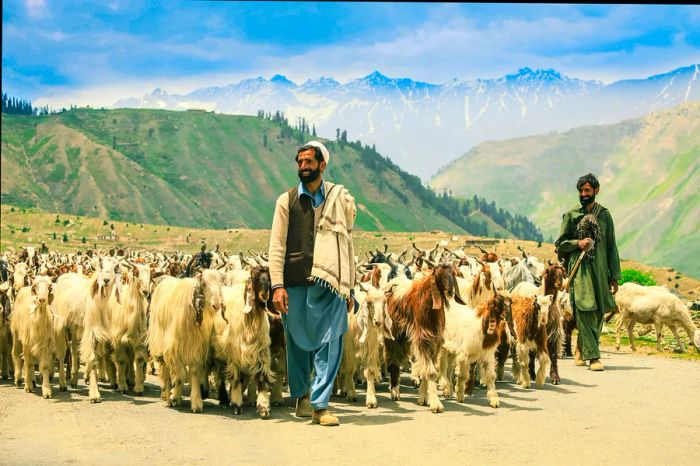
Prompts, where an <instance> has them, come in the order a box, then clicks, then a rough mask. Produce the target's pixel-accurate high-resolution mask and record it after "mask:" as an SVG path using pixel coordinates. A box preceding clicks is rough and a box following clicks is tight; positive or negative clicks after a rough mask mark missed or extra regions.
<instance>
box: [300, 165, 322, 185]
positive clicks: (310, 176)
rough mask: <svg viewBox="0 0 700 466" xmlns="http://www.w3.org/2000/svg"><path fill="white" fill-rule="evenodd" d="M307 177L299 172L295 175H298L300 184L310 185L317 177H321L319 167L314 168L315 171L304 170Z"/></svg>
mask: <svg viewBox="0 0 700 466" xmlns="http://www.w3.org/2000/svg"><path fill="white" fill-rule="evenodd" d="M306 172H307V173H308V175H305V174H304V171H302V170H299V171H298V172H297V174H298V175H299V180H300V181H301V182H302V183H312V182H314V181H316V180H317V179H318V177H319V176H321V167H318V168H316V169H315V170H306Z"/></svg>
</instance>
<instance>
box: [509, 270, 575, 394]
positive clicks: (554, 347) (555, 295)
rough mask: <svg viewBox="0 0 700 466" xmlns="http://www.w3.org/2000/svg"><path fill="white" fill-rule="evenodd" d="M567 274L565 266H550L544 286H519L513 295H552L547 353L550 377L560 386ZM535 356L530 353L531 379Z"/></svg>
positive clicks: (548, 317) (545, 272)
mask: <svg viewBox="0 0 700 466" xmlns="http://www.w3.org/2000/svg"><path fill="white" fill-rule="evenodd" d="M565 278H566V272H565V271H564V266H562V265H561V264H559V263H555V264H550V265H549V267H547V268H546V269H545V271H544V272H543V274H542V285H541V286H540V287H539V288H537V287H536V286H535V285H534V284H532V283H529V282H522V283H520V284H518V285H517V286H516V287H515V288H514V289H513V292H512V294H513V295H514V296H516V295H519V296H529V297H532V296H535V295H543V296H546V295H551V296H552V304H551V305H550V306H549V309H548V311H547V351H548V353H549V358H550V363H551V370H550V372H549V377H550V378H551V380H552V383H553V384H554V385H558V384H559V382H560V381H561V379H560V377H559V366H558V355H559V353H561V346H562V344H561V343H562V334H563V328H562V321H563V318H564V312H563V309H562V307H561V303H560V296H559V294H560V293H561V292H562V291H563V289H564V279H565ZM534 364H535V354H534V353H530V364H529V368H530V377H531V378H533V379H534V378H535V367H534Z"/></svg>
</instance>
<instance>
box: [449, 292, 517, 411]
mask: <svg viewBox="0 0 700 466" xmlns="http://www.w3.org/2000/svg"><path fill="white" fill-rule="evenodd" d="M493 291H494V293H493V295H492V296H491V297H490V298H489V299H488V301H485V302H483V303H482V304H481V305H480V306H479V308H478V309H477V310H474V309H473V308H471V307H469V306H463V305H459V304H455V303H452V304H451V306H450V309H449V311H447V312H446V313H445V319H446V320H445V345H444V348H443V353H442V356H441V358H440V374H441V377H440V384H441V386H442V388H443V391H444V394H445V396H446V397H447V396H450V395H451V393H452V376H451V374H452V368H453V367H454V365H455V362H456V363H457V387H456V393H455V395H456V398H457V401H458V402H459V403H462V402H463V401H464V392H465V388H466V387H467V385H468V383H469V385H470V386H471V385H472V383H473V377H474V376H473V371H471V370H470V369H471V368H472V367H473V366H474V365H475V364H477V363H479V364H480V366H481V378H482V381H483V382H485V383H486V389H487V392H486V396H487V398H488V399H489V405H490V406H491V407H492V408H498V407H499V404H500V402H499V399H498V393H496V370H495V364H494V363H495V352H496V348H497V347H498V344H499V342H500V340H501V338H502V337H501V335H502V333H503V330H504V328H505V323H506V318H507V315H508V314H509V312H510V296H509V295H508V294H507V293H506V292H503V291H497V290H495V289H494V290H493ZM470 392H471V390H470Z"/></svg>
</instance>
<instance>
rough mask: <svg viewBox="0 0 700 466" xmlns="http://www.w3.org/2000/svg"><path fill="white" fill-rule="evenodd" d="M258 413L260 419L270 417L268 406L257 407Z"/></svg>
mask: <svg viewBox="0 0 700 466" xmlns="http://www.w3.org/2000/svg"><path fill="white" fill-rule="evenodd" d="M258 414H260V418H261V419H269V418H270V408H268V407H263V406H260V407H258Z"/></svg>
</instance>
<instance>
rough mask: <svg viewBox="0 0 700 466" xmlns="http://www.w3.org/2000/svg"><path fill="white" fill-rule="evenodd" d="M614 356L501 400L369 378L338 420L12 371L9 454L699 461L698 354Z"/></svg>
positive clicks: (95, 460)
mask: <svg viewBox="0 0 700 466" xmlns="http://www.w3.org/2000/svg"><path fill="white" fill-rule="evenodd" d="M603 363H604V364H605V365H606V370H605V371H604V372H591V371H589V370H588V369H587V368H581V367H575V366H574V363H573V360H571V359H566V360H564V361H561V367H560V374H561V375H562V384H561V385H559V386H553V385H549V384H547V385H546V386H544V387H543V388H540V389H537V388H535V389H529V390H524V389H521V388H520V387H519V386H517V385H515V384H514V383H512V382H510V381H507V382H499V383H498V385H497V389H498V393H499V396H500V399H501V407H500V408H498V409H492V408H490V407H489V406H488V401H487V400H486V398H485V390H481V389H477V390H476V391H475V394H474V396H473V397H471V398H467V399H466V401H465V403H463V404H459V403H457V402H456V401H454V400H447V401H445V403H444V404H445V413H442V414H432V413H431V412H430V411H429V409H428V408H427V407H422V406H418V405H417V404H416V398H417V393H416V390H415V389H413V387H411V386H410V385H409V383H410V381H409V379H408V378H407V377H406V376H404V378H403V379H402V383H403V384H404V386H402V400H401V401H400V402H393V401H391V398H390V397H389V393H388V388H387V384H386V383H384V384H381V385H380V386H379V387H378V395H379V396H378V399H379V408H377V409H372V410H369V409H366V408H365V407H364V391H363V390H360V391H359V394H360V398H359V400H358V402H355V403H349V402H346V401H345V400H343V399H340V398H338V397H334V398H333V400H332V403H331V409H332V410H333V411H334V412H335V413H336V414H337V415H339V417H340V420H341V426H340V427H332V428H331V427H321V426H317V425H312V424H311V423H310V421H309V420H300V419H296V418H294V416H293V415H292V412H293V402H292V401H291V400H289V399H287V400H286V406H284V407H280V408H273V413H272V418H271V419H269V420H260V419H258V418H257V416H256V413H255V409H254V408H253V407H248V408H247V409H245V410H244V413H243V415H241V416H234V415H233V414H232V413H231V412H230V411H228V410H224V409H223V408H220V407H219V406H218V405H217V403H216V400H207V401H206V402H205V408H204V409H205V412H204V413H203V414H192V413H190V412H189V401H188V398H185V402H184V406H182V407H180V408H166V407H165V406H164V403H163V402H162V401H161V400H160V399H159V388H158V385H157V381H156V378H155V377H153V376H149V378H148V381H147V382H148V384H147V391H146V393H145V394H144V396H141V397H134V396H131V395H120V394H117V393H115V392H113V391H111V390H109V389H108V388H107V387H106V386H105V385H102V387H101V388H102V396H103V401H102V403H100V404H96V405H92V404H90V403H89V402H88V400H87V387H86V386H85V385H84V382H83V381H82V379H81V381H80V385H79V387H78V389H77V390H69V391H68V392H58V391H57V390H56V388H57V387H55V388H54V390H55V391H54V398H53V399H51V400H44V399H42V398H41V395H40V388H37V390H36V391H35V393H34V394H26V393H25V392H24V390H17V389H16V388H14V386H13V385H11V384H10V382H9V381H2V382H0V464H12V465H16V464H28V465H34V464H61V463H77V464H100V465H110V464H118V465H126V464H135V463H141V464H207V465H211V464H277V463H283V464H302V463H304V464H319V463H336V464H351V463H352V464H390V463H395V464H418V463H423V464H425V463H426V462H436V461H439V462H442V463H447V464H616V465H617V464H635V465H639V464H694V465H695V464H698V461H699V458H700V391H699V390H698V387H700V363H698V362H696V361H686V360H675V359H669V358H657V357H651V356H644V355H633V354H618V353H613V352H605V353H604V354H603ZM81 374H82V371H81ZM506 377H507V378H508V380H510V377H509V374H508V373H507V374H506Z"/></svg>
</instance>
